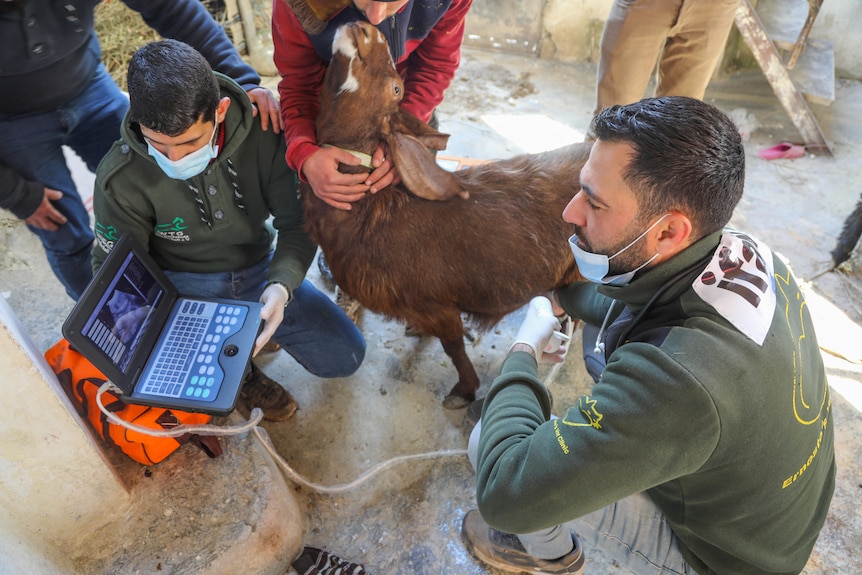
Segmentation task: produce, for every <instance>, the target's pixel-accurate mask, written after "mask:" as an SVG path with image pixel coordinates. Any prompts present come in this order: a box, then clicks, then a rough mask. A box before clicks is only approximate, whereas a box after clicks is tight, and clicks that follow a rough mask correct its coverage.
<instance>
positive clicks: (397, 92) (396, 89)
mask: <svg viewBox="0 0 862 575" xmlns="http://www.w3.org/2000/svg"><path fill="white" fill-rule="evenodd" d="M392 88H393V89H392V92H393V93H394V94H395V95H396V96H400V95H401V86H399V85H398V84H395V85H394V86H393V87H392Z"/></svg>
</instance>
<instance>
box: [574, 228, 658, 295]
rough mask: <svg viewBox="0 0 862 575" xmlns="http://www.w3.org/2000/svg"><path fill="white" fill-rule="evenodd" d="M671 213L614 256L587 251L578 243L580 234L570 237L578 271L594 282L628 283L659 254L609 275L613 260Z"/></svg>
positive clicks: (616, 284) (618, 284)
mask: <svg viewBox="0 0 862 575" xmlns="http://www.w3.org/2000/svg"><path fill="white" fill-rule="evenodd" d="M669 215H670V214H665V215H663V216H662V217H660V218H659V219H658V220H656V222H655V223H654V224H653V225H651V226H650V227H648V228H647V229H646V231H644V233H642V234H641V235H639V236H638V237H636V238H635V239H634V240H632V241H631V242H630V243H629V244H628V245H627V246H625V247H624V248H622V249H621V250H620V251H618V252H617V253H615V254H614V255H612V256H606V255H604V254H595V253H593V252H588V251H586V250H585V249H583V248H582V247H581V246H580V245H578V236H576V235H573V236H572V237H570V238H569V247H570V248H571V249H572V254H573V255H574V256H575V261H576V262H577V264H578V271H579V272H580V273H581V275H582V276H584V277H585V278H586V279H588V280H589V281H591V282H594V283H599V284H606V285H612V286H624V285H628V283H629V282H630V281H632V278H633V277H635V274H636V273H638V272H639V271H640V270H642V269H643V268H645V267H646V266H648V265H649V264H650V263H652V261H653V260H654V259H656V258H657V257H658V254H655V255H654V256H653V257H651V258H650V259H648V260H647V261H645V262H644V263H642V264H641V265H639V266H638V267H636V268H635V269H633V270H631V271H629V272H626V273H623V274H618V275H615V276H609V275H608V270H609V268H610V262H611V260H612V259H614V258H615V257H617V256H618V255H620V254H621V253H623V252H624V251H626V250H627V249H629V248H630V247H632V246H633V245H635V244H636V243H638V242H639V241H640V240H641V239H642V238H643V237H644V236H645V235H647V234H648V233H649V232H650V230H652V229H653V228H654V227H656V226H657V225H659V223H660V222H661V221H662V220H663V219H665V218H666V217H668V216H669Z"/></svg>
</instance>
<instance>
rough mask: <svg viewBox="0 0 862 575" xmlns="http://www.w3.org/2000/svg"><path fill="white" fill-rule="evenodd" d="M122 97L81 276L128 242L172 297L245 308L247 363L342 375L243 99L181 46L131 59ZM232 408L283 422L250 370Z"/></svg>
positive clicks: (285, 406)
mask: <svg viewBox="0 0 862 575" xmlns="http://www.w3.org/2000/svg"><path fill="white" fill-rule="evenodd" d="M128 86H129V110H128V112H127V114H126V117H125V119H124V121H123V124H122V127H121V136H122V138H121V139H120V140H119V141H117V142H116V143H115V144H114V146H113V147H112V148H111V150H110V151H109V152H108V154H107V155H106V156H105V158H104V159H103V160H102V162H101V163H100V164H99V167H98V169H97V170H96V185H95V191H94V197H93V210H94V212H95V218H96V223H95V232H96V245H95V246H94V248H93V252H92V256H93V269H94V270H97V269H98V268H99V267H100V266H101V265H102V262H103V261H104V259H105V257H106V256H107V254H108V252H109V251H110V250H111V248H112V247H113V245H114V242H115V241H117V239H119V237H120V235H121V234H124V233H126V234H130V235H132V236H134V238H135V239H136V240H138V241H139V242H140V243H141V244H142V245H144V246H147V247H148V250H149V253H150V255H152V256H153V258H154V259H155V260H156V262H157V263H158V264H159V266H160V267H161V268H162V269H163V270H164V271H165V274H166V275H167V276H168V277H169V278H170V279H171V281H172V282H173V283H174V285H175V286H176V287H177V289H178V290H179V291H180V293H183V294H189V295H195V296H204V297H206V296H209V297H223V298H233V299H239V300H248V301H254V300H258V299H259V300H260V301H261V302H262V303H263V304H264V307H263V310H262V311H261V317H262V318H263V320H264V327H263V330H262V332H261V334H260V335H259V337H258V339H257V341H256V345H255V354H257V352H258V351H259V350H260V349H261V347H262V346H263V345H264V344H265V343H267V341H269V339H270V338H272V339H273V340H274V341H275V342H276V343H278V344H279V345H281V347H283V348H284V350H285V351H287V352H288V353H289V354H290V355H291V356H293V357H294V359H296V360H297V361H298V362H299V363H300V364H301V365H302V366H303V367H304V368H305V369H307V370H308V371H309V372H311V373H313V374H315V375H317V376H319V377H326V378H329V377H346V376H348V375H350V374H352V373H353V372H354V371H356V369H357V368H358V367H359V365H360V364H361V363H362V360H363V358H364V356H365V340H364V339H363V337H362V334H361V333H360V332H359V330H358V329H357V328H356V326H355V325H354V324H353V322H352V321H350V319H349V318H348V317H347V316H346V315H345V314H344V312H342V311H341V310H340V309H339V308H338V306H336V305H335V304H334V303H332V301H331V300H330V299H329V298H328V297H326V295H324V294H323V293H321V292H320V291H319V290H317V289H316V288H315V287H314V286H313V285H312V284H311V283H310V282H308V281H307V280H305V274H306V271H307V270H308V266H309V265H310V263H311V260H312V258H313V256H314V253H315V250H316V246H315V245H314V243H313V242H312V241H311V239H310V238H309V237H308V235H307V234H306V233H305V231H304V219H303V214H302V206H301V202H300V200H299V197H298V195H297V186H296V182H297V179H296V173H295V172H293V171H292V170H291V169H290V168H289V167H288V166H287V163H286V162H285V159H284V153H285V143H284V138H283V137H282V136H281V135H280V134H277V133H275V132H274V131H272V130H269V131H264V130H263V129H262V128H261V126H260V123H259V122H258V121H257V120H256V119H255V118H254V117H253V111H252V105H251V102H250V100H249V98H248V96H247V95H246V93H245V91H244V90H243V89H242V88H241V87H240V86H239V85H238V84H237V83H236V82H234V81H233V80H231V79H230V78H228V77H226V76H224V75H221V74H219V73H217V72H213V71H212V69H211V68H210V66H209V64H207V62H206V60H205V59H204V58H203V57H202V56H201V55H200V54H199V53H198V52H197V51H196V50H194V49H193V48H191V47H190V46H188V45H187V44H184V43H182V42H178V41H175V40H162V41H159V42H153V43H150V44H147V45H145V46H144V47H142V48H141V49H139V50H138V51H137V52H136V53H135V54H134V56H133V57H132V59H131V62H130V64H129V73H128ZM270 217H272V218H273V219H272V225H273V227H274V228H275V230H276V231H277V238H276V239H277V241H276V245H275V248H274V249H273V247H272V244H273V237H272V234H271V233H270V231H269V228H268V227H267V223H266V222H267V220H268V219H269V218H270ZM242 399H244V400H245V403H246V406H247V407H249V408H252V407H260V408H262V409H263V412H264V416H265V417H266V418H268V419H270V420H283V419H286V418H288V417H290V416H291V415H292V414H293V413H294V411H295V410H296V403H295V402H294V401H293V398H292V397H291V396H290V394H289V393H288V392H287V390H285V389H284V388H283V387H281V386H280V385H278V384H277V383H275V382H273V381H272V380H270V379H269V378H267V377H265V376H264V375H263V374H262V373H261V372H260V371H259V370H257V369H252V372H251V376H250V380H249V381H247V382H246V384H245V386H244V387H243V397H242Z"/></svg>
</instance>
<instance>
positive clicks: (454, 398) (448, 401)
mask: <svg viewBox="0 0 862 575" xmlns="http://www.w3.org/2000/svg"><path fill="white" fill-rule="evenodd" d="M475 399H476V394H475V393H471V394H469V395H468V396H467V397H464V396H463V395H457V394H455V393H449V395H447V396H446V397H444V398H443V407H445V408H446V409H463V408H465V407H467V406H468V405H470V404H471V403H473V401H474V400H475Z"/></svg>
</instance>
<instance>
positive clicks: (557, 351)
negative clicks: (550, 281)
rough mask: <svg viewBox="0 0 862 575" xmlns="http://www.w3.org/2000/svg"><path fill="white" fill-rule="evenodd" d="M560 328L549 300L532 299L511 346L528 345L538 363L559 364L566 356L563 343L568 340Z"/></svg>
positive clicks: (543, 298)
mask: <svg viewBox="0 0 862 575" xmlns="http://www.w3.org/2000/svg"><path fill="white" fill-rule="evenodd" d="M561 328H562V326H561V325H560V322H559V320H558V319H557V318H556V317H554V311H553V306H552V305H551V300H549V299H548V298H546V297H543V296H537V297H534V298H533V299H532V300H530V305H529V307H528V308H527V317H526V318H524V322H523V323H522V324H521V327H520V328H519V329H518V333H517V334H516V335H515V342H514V343H513V344H512V346H514V345H515V344H517V343H523V344H526V345H529V346H530V347H531V348H532V349H533V353H534V354H535V356H536V359H537V360H538V361H540V362H544V363H560V362H562V361H563V359H564V358H565V355H566V350H567V348H566V346H565V345H564V343H565V342H567V341H568V339H569V338H568V336H567V335H565V334H564V333H562V332H561V331H560V329H561ZM509 350H510V351H511V348H509Z"/></svg>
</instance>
